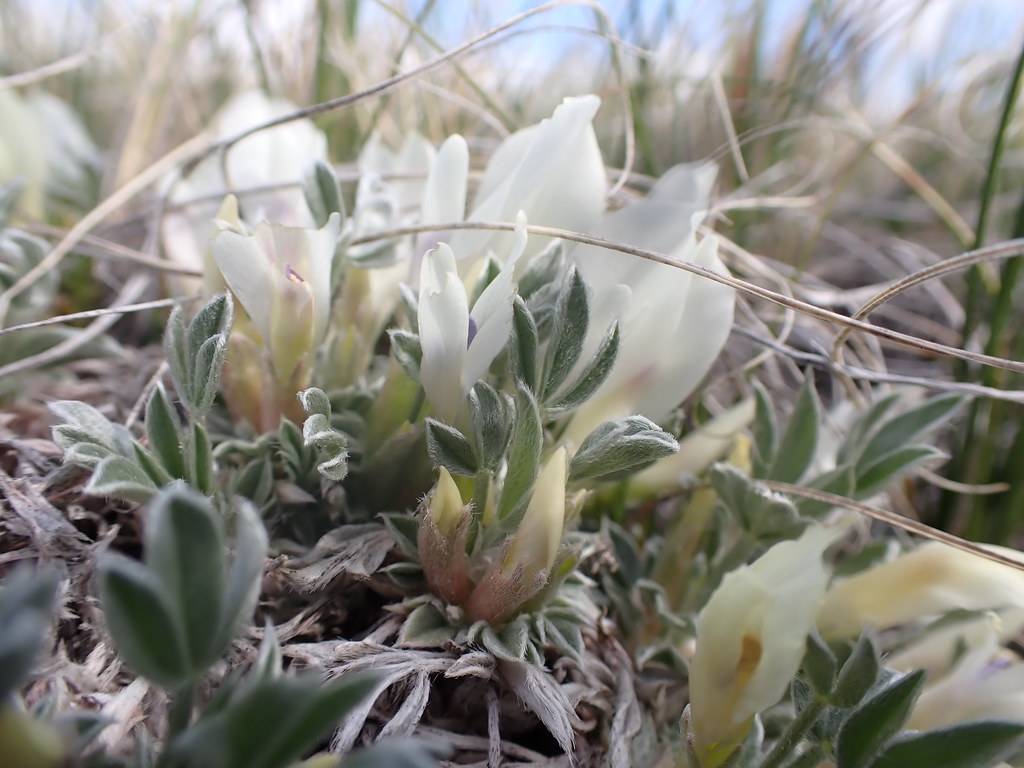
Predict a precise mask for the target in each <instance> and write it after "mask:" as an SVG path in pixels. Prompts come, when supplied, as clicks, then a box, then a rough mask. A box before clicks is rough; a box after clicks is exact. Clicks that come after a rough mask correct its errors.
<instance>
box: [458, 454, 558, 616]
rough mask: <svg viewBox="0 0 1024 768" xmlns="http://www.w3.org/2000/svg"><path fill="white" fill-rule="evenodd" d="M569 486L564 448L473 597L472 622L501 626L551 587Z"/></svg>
mask: <svg viewBox="0 0 1024 768" xmlns="http://www.w3.org/2000/svg"><path fill="white" fill-rule="evenodd" d="M565 482H566V450H565V448H559V449H558V450H557V451H555V453H554V454H553V455H552V456H551V458H550V459H548V461H547V463H546V464H545V465H544V467H543V468H542V469H541V471H540V474H539V475H538V476H537V482H536V483H535V485H534V488H533V495H532V496H531V497H530V504H529V506H528V507H527V508H526V513H525V514H524V515H523V519H522V522H520V523H519V529H518V530H517V531H516V533H515V535H514V536H513V537H512V538H511V540H509V542H508V544H506V546H505V549H504V551H503V552H502V553H501V555H500V556H499V558H498V559H497V560H496V561H495V562H494V563H493V564H492V565H491V567H490V568H488V569H487V572H486V573H485V574H484V577H483V578H482V579H481V580H480V582H479V583H478V584H477V586H476V588H475V589H474V590H473V594H471V595H470V597H469V601H468V603H467V604H466V613H467V615H468V616H469V618H470V619H471V620H473V621H487V622H489V623H492V624H494V623H500V622H502V621H504V620H505V619H507V618H509V617H510V616H511V615H512V614H514V613H515V611H516V610H517V609H518V608H520V607H521V606H522V605H523V603H525V602H526V601H527V600H529V599H530V598H531V597H533V596H534V595H535V594H537V592H539V591H540V590H541V589H542V588H543V587H544V585H545V584H547V581H548V577H549V576H550V575H551V567H552V566H553V565H554V564H555V560H556V559H557V557H558V550H559V548H560V547H561V545H562V533H563V529H564V526H565Z"/></svg>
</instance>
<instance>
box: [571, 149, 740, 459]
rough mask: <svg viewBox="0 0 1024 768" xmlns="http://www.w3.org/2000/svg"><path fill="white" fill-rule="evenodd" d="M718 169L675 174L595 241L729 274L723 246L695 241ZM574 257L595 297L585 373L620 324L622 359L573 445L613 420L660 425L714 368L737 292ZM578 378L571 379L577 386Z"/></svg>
mask: <svg viewBox="0 0 1024 768" xmlns="http://www.w3.org/2000/svg"><path fill="white" fill-rule="evenodd" d="M714 178H715V168H714V166H712V165H686V166H676V167H675V168H673V169H672V170H670V171H669V172H668V173H666V174H665V176H663V177H662V178H661V179H660V180H659V181H658V183H657V184H655V186H654V188H653V189H652V190H651V193H650V195H648V197H647V198H646V199H644V200H641V201H639V202H636V203H634V204H632V205H629V206H627V207H625V208H623V209H621V210H619V211H616V212H614V213H612V214H609V215H608V216H607V217H606V218H605V219H604V221H603V223H602V224H601V226H600V227H599V228H598V230H597V234H598V235H599V236H601V237H604V238H607V239H609V240H613V241H617V242H621V243H626V244H629V245H633V246H636V247H640V248H645V249H648V250H654V251H658V252H660V253H665V254H667V255H670V256H671V257H672V258H674V259H676V260H678V261H682V262H690V263H693V264H697V265H699V266H702V267H705V268H707V269H710V270H712V271H714V272H717V273H719V274H726V270H725V267H724V265H723V264H722V262H721V260H720V259H719V258H718V244H717V239H716V238H715V237H713V236H710V235H709V236H706V237H704V238H703V239H702V240H700V241H699V242H698V241H697V239H696V236H695V234H694V231H695V229H696V227H697V226H698V225H699V223H700V221H701V219H702V218H703V215H704V212H705V211H706V209H707V207H708V199H709V195H710V192H711V186H712V184H713V182H714ZM572 257H573V260H574V262H575V263H576V266H577V267H578V269H579V270H580V273H581V275H582V276H583V278H584V280H586V282H587V285H588V286H589V288H590V290H591V294H592V295H591V307H593V312H592V315H591V321H590V322H591V324H590V331H589V332H588V336H587V341H586V343H585V345H584V351H583V354H582V355H581V362H580V364H579V365H580V366H582V365H584V364H585V362H586V361H588V360H589V359H590V358H591V356H592V355H593V353H594V351H596V349H597V347H598V344H599V343H600V340H601V337H602V335H603V334H604V332H605V330H606V329H607V328H608V327H609V326H610V325H611V323H612V322H613V321H618V322H619V329H620V342H619V354H618V357H617V359H616V362H615V366H614V368H613V369H612V372H611V374H610V375H609V376H608V379H607V380H606V381H605V382H604V384H603V385H602V386H601V388H600V389H599V390H598V391H597V393H595V395H594V397H593V398H592V399H591V400H590V401H589V402H588V403H587V404H585V405H584V406H583V407H582V408H581V409H580V410H579V411H578V412H577V413H576V415H575V416H574V418H573V421H572V423H571V424H570V426H569V428H568V430H567V432H566V436H567V439H568V440H570V441H571V442H573V443H575V444H577V445H578V444H579V442H580V441H581V440H582V439H583V438H584V437H585V436H586V435H587V434H588V433H589V432H590V431H591V430H592V429H593V428H594V427H596V426H597V425H598V424H600V423H601V422H602V421H606V420H608V419H614V418H620V417H622V416H626V415H628V414H633V413H639V414H641V415H643V416H646V417H648V418H649V419H651V420H652V421H656V422H663V420H664V419H665V417H666V416H668V414H669V413H670V412H671V410H672V409H673V408H674V407H676V406H677V405H678V404H679V403H681V402H682V401H683V400H684V399H685V398H686V397H687V396H689V395H690V393H692V392H693V390H694V389H695V388H696V386H697V384H698V383H699V382H700V380H701V379H702V378H703V377H704V375H705V374H706V373H707V371H708V369H709V368H710V367H711V365H712V363H714V361H715V359H716V358H717V357H718V354H719V353H720V352H721V350H722V347H723V346H724V345H725V342H726V339H727V338H728V336H729V332H730V330H731V329H732V320H733V308H734V303H735V292H734V291H733V290H732V289H731V288H728V287H726V286H723V285H720V284H719V283H716V282H713V281H711V280H708V279H706V278H702V277H699V276H697V275H693V274H691V273H689V272H685V271H683V270H681V269H676V268H675V267H671V266H668V265H665V264H658V263H655V262H651V261H647V260H645V259H641V258H638V257H632V256H629V255H626V254H622V253H617V252H614V251H608V250H605V249H603V248H598V247H594V246H587V247H578V248H575V249H574V250H573V251H572ZM571 379H572V377H570V380H571Z"/></svg>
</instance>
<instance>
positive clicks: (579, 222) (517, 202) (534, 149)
mask: <svg viewBox="0 0 1024 768" xmlns="http://www.w3.org/2000/svg"><path fill="white" fill-rule="evenodd" d="M600 103H601V102H600V99H598V98H597V97H596V96H580V97H575V98H569V99H565V100H564V101H563V102H562V104H560V105H559V106H558V108H557V109H555V112H554V114H553V115H552V116H551V117H550V118H548V119H546V120H543V121H541V123H539V124H538V125H537V126H534V128H533V129H531V130H530V131H529V132H528V133H526V134H525V136H524V135H521V134H516V135H515V136H513V137H511V138H510V139H509V140H508V142H509V144H510V145H511V146H510V147H502V148H500V149H499V150H498V152H496V153H495V159H494V160H492V164H493V165H494V167H495V168H497V169H498V170H496V171H491V170H490V168H489V169H488V171H487V172H485V174H484V180H485V184H484V186H483V187H482V188H481V189H482V191H481V193H479V194H478V195H477V199H476V203H475V205H474V207H473V212H472V213H471V214H470V216H469V218H470V219H471V220H476V221H511V220H512V217H513V215H514V214H515V213H516V212H517V211H519V210H523V211H525V212H526V215H527V217H528V218H529V220H530V222H531V223H532V224H540V225H547V226H554V227H562V228H565V229H572V230H577V231H584V232H585V231H589V230H590V229H591V228H592V227H593V225H594V224H595V223H596V221H597V219H598V217H599V216H600V214H601V211H602V210H604V204H605V196H606V191H607V179H606V176H605V171H604V163H603V161H602V159H601V150H600V148H599V147H598V144H597V138H596V136H595V134H594V129H593V125H592V121H593V118H594V114H595V113H596V112H597V109H598V107H599V106H600ZM499 177H500V178H499ZM510 240H511V235H509V234H507V233H494V232H468V231H465V232H459V233H457V236H456V238H454V239H453V248H455V250H456V252H457V253H458V254H459V255H460V258H465V259H470V260H474V261H475V260H477V259H479V258H481V257H482V256H483V255H484V253H486V249H487V248H488V247H490V248H492V249H493V250H494V251H495V252H496V253H499V254H500V253H503V252H507V251H508V250H510V248H509V245H508V243H509V242H510ZM494 241H497V242H498V243H500V244H501V245H494V244H493V242H494ZM546 242H547V238H533V240H532V241H531V242H530V245H529V247H528V249H527V252H526V256H527V258H530V257H532V256H533V255H535V254H536V253H537V252H539V251H540V250H541V249H542V248H543V247H544V245H545V244H546Z"/></svg>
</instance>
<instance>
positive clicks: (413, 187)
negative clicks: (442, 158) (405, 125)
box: [393, 133, 436, 215]
mask: <svg viewBox="0 0 1024 768" xmlns="http://www.w3.org/2000/svg"><path fill="white" fill-rule="evenodd" d="M435 154H436V151H435V150H434V146H433V145H432V144H431V143H430V142H429V141H427V140H426V139H425V138H424V137H423V136H422V135H421V134H419V133H410V134H408V135H407V136H406V137H405V140H404V141H403V142H402V148H401V149H400V150H399V151H398V157H397V158H396V160H395V173H397V174H400V175H402V176H410V177H413V178H408V179H397V180H395V181H394V182H393V183H394V187H395V192H396V194H397V197H398V208H399V211H400V212H401V213H402V215H405V214H407V213H409V212H411V211H414V210H415V209H416V207H417V206H419V205H420V203H421V202H422V200H423V188H424V185H425V184H426V181H427V175H428V174H429V173H430V166H431V165H432V164H433V162H434V155H435Z"/></svg>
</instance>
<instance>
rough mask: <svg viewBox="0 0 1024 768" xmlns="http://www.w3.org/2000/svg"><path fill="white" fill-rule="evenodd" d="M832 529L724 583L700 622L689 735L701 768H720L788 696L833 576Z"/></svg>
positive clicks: (773, 553) (779, 549)
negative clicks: (826, 559)
mask: <svg viewBox="0 0 1024 768" xmlns="http://www.w3.org/2000/svg"><path fill="white" fill-rule="evenodd" d="M836 536H837V531H836V530H834V529H828V528H823V527H820V526H815V527H811V528H808V529H807V530H806V531H805V532H804V534H803V535H802V536H801V537H800V538H799V539H797V540H795V541H784V542H781V543H779V544H776V545H775V546H773V547H772V548H771V549H769V550H768V551H767V552H765V553H764V554H763V555H762V556H761V557H760V558H758V559H757V560H755V561H754V562H753V563H752V564H750V565H746V566H743V567H741V568H738V569H736V570H734V571H732V572H730V573H728V574H726V576H725V578H724V579H722V583H721V584H720V585H719V587H718V589H716V590H715V592H714V594H712V595H711V599H710V600H708V602H707V605H705V606H704V609H703V610H702V611H701V613H700V616H698V618H697V647H696V652H695V654H694V657H693V660H692V661H691V663H690V729H691V734H690V735H691V738H692V740H693V746H694V749H695V750H696V752H697V755H698V757H699V758H700V764H701V766H702V768H714V767H715V766H718V765H721V764H722V763H723V762H724V761H725V759H726V758H727V757H728V756H729V755H730V754H731V753H732V752H733V751H734V750H735V748H736V746H737V745H738V744H739V743H740V742H741V741H742V740H743V738H744V736H745V735H746V732H747V730H748V728H749V727H750V722H751V720H752V718H753V717H754V715H756V714H757V713H758V712H761V711H763V710H765V709H767V708H768V707H771V706H773V705H774V704H776V703H777V702H778V701H779V699H781V698H782V696H783V695H784V694H785V692H786V689H787V687H788V686H789V683H790V681H791V680H792V679H793V676H794V675H795V674H796V672H797V669H798V668H799V666H800V662H801V661H802V659H803V655H804V648H805V642H806V639H807V635H808V633H809V632H810V631H811V629H812V628H813V627H814V617H815V615H816V613H817V610H818V605H819V604H820V602H821V599H822V597H823V596H824V594H825V587H826V585H827V584H828V578H829V573H828V570H827V569H826V567H825V565H824V563H823V562H822V555H823V554H824V552H825V549H826V548H827V547H828V546H829V544H831V543H832V542H833V541H834V540H835V538H836Z"/></svg>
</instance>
